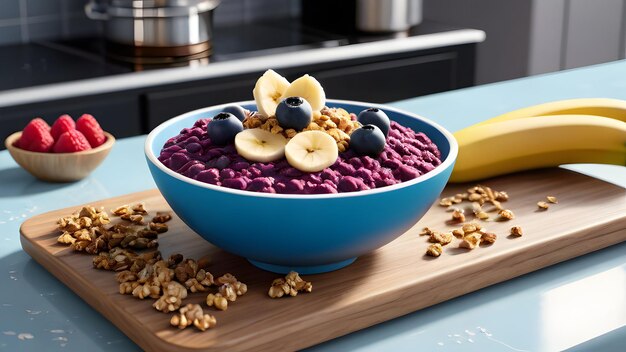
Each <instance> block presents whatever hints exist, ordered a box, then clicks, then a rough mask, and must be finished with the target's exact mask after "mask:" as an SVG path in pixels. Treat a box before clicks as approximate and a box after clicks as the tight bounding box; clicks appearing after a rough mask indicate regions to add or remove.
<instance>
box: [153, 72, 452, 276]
mask: <svg viewBox="0 0 626 352" xmlns="http://www.w3.org/2000/svg"><path fill="white" fill-rule="evenodd" d="M253 96H254V101H244V102H236V103H230V104H224V105H218V106H212V107H208V108H204V109H200V110H196V111H192V112H188V113H185V114H183V115H180V116H177V117H174V118H172V119H170V120H168V121H166V122H164V123H162V124H161V125H159V126H158V127H156V128H155V129H154V130H153V131H152V132H151V133H150V134H149V135H148V138H147V140H146V144H145V154H146V158H147V161H148V166H149V169H150V172H151V173H152V176H153V178H154V180H155V183H156V185H157V187H158V188H159V190H160V192H161V193H162V194H163V197H164V198H165V199H166V200H167V202H168V204H169V205H170V206H171V207H172V210H173V211H174V212H175V213H176V214H177V215H178V216H179V217H180V218H181V219H182V220H183V221H184V222H185V223H186V224H187V225H188V226H189V227H190V228H191V229H192V230H194V231H195V232H197V233H198V234H199V235H200V236H201V237H203V238H204V239H206V240H207V241H209V242H210V243H212V244H214V245H215V246H217V247H220V248H222V249H224V250H226V251H228V252H231V253H234V254H237V255H240V256H243V257H245V258H247V259H248V260H249V261H250V262H251V263H252V264H254V265H255V266H257V267H260V268H262V269H265V270H269V271H273V272H278V273H287V272H289V271H291V270H294V271H297V272H299V273H302V274H313V273H320V272H326V271H332V270H336V269H339V268H342V267H344V266H346V265H348V264H350V263H352V262H353V261H354V260H355V259H356V258H357V257H358V256H360V255H363V254H366V253H368V252H370V251H373V250H375V249H377V248H379V247H381V246H383V245H385V244H387V243H389V242H390V241H392V240H394V239H395V238H396V237H398V236H400V235H401V234H403V233H404V232H405V231H406V230H408V229H409V228H410V227H411V226H413V225H414V224H415V223H416V222H417V221H418V220H419V219H420V218H421V217H422V216H423V215H424V214H425V213H426V211H427V210H428V209H429V208H430V206H431V204H432V203H433V202H434V201H435V200H436V199H437V197H438V196H439V194H440V193H441V191H442V190H443V188H444V186H445V184H446V182H447V181H448V178H449V176H450V174H451V172H452V168H453V166H454V161H455V159H456V156H457V149H458V147H457V143H456V141H455V140H454V137H453V136H452V134H451V133H450V132H448V131H447V130H445V129H444V128H443V127H441V126H439V125H437V124H436V123H434V122H432V121H429V120H427V119H425V118H423V117H420V116H417V115H414V114H411V113H408V112H404V111H401V110H398V109H395V108H392V107H388V106H384V105H378V104H371V103H362V102H354V101H343V100H331V99H326V97H325V93H324V90H323V88H322V86H321V85H320V84H319V82H318V81H317V80H315V78H313V77H311V76H309V75H304V76H302V77H300V78H298V79H296V80H294V81H293V82H291V83H290V82H288V81H287V80H286V79H285V78H283V77H282V76H280V75H279V74H277V73H276V72H274V71H271V70H268V71H267V72H266V73H265V74H264V75H263V76H261V77H260V78H259V80H258V81H257V84H256V86H255V87H254V90H253Z"/></svg>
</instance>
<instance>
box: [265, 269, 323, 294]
mask: <svg viewBox="0 0 626 352" xmlns="http://www.w3.org/2000/svg"><path fill="white" fill-rule="evenodd" d="M311 291H313V284H312V283H311V282H308V281H305V280H303V279H302V278H301V277H300V275H299V274H298V273H297V272H295V271H292V272H290V273H289V274H287V275H286V276H285V277H284V278H278V279H275V280H274V281H273V282H272V286H271V287H270V289H269V291H268V293H267V294H268V295H269V296H270V297H271V298H280V297H283V296H285V295H290V296H297V295H298V292H311Z"/></svg>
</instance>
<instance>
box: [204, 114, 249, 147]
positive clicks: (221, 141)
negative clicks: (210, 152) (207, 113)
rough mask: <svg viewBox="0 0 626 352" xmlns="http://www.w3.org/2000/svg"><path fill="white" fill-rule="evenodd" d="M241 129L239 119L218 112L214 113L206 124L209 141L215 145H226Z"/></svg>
mask: <svg viewBox="0 0 626 352" xmlns="http://www.w3.org/2000/svg"><path fill="white" fill-rule="evenodd" d="M241 131H243V125H242V124H241V121H239V119H237V118H236V117H235V115H233V114H230V113H227V112H220V113H219V114H217V115H215V117H213V119H211V121H209V123H208V124H207V126H206V132H207V134H208V135H209V138H211V142H213V144H217V145H226V144H228V143H231V142H232V141H233V140H235V135H236V134H237V133H239V132H241Z"/></svg>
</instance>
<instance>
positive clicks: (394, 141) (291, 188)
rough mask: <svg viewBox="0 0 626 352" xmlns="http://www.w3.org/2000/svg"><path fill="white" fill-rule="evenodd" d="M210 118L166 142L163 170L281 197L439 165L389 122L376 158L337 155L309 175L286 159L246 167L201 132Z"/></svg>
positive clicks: (359, 185) (357, 185) (412, 136)
mask: <svg viewBox="0 0 626 352" xmlns="http://www.w3.org/2000/svg"><path fill="white" fill-rule="evenodd" d="M209 120H210V119H200V120H198V121H196V123H195V124H194V125H193V127H192V128H184V129H183V130H182V131H181V132H180V134H179V135H178V136H175V137H172V138H170V139H169V140H168V141H167V142H166V143H165V145H164V146H163V149H162V150H161V154H160V156H159V160H160V161H161V162H162V163H163V165H165V166H167V167H168V168H170V169H171V170H173V171H175V172H177V173H179V174H181V175H184V176H187V177H190V178H193V179H195V180H198V181H201V182H206V183H210V184H212V185H218V186H222V187H229V188H234V189H240V190H247V191H253V192H266V193H283V194H322V193H341V192H355V191H362V190H367V189H373V188H379V187H385V186H390V185H394V184H396V183H400V182H404V181H408V180H411V179H414V178H416V177H418V176H420V175H423V174H425V173H427V172H429V171H431V170H432V169H434V168H435V167H436V166H437V165H439V164H441V159H440V157H441V153H440V152H439V149H437V146H436V145H435V144H434V143H433V142H432V141H431V140H430V139H429V138H428V137H427V136H426V135H425V134H424V133H421V132H415V131H413V130H412V129H410V128H408V127H404V126H401V125H400V124H398V123H396V122H395V121H392V122H391V128H390V129H389V135H388V137H387V143H386V145H385V149H384V150H383V152H382V153H381V154H380V156H379V157H378V158H371V157H369V156H358V155H356V154H355V153H354V152H353V151H351V150H347V151H346V152H343V153H339V158H338V159H337V161H336V162H335V163H334V164H333V165H332V166H330V167H328V168H326V169H324V170H322V171H319V172H314V173H305V172H302V171H299V170H298V169H295V168H293V167H291V166H289V164H288V163H287V160H286V159H284V158H283V159H282V160H280V161H276V162H270V163H257V162H249V161H248V160H246V159H244V158H243V157H241V156H240V155H239V154H237V151H236V149H235V145H234V144H232V143H231V144H229V145H226V146H216V145H212V144H211V140H210V139H209V137H208V136H207V133H206V125H207V123H208V121H209Z"/></svg>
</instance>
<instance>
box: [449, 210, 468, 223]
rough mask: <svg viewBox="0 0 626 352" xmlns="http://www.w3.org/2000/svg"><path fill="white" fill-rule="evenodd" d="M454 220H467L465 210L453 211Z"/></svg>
mask: <svg viewBox="0 0 626 352" xmlns="http://www.w3.org/2000/svg"><path fill="white" fill-rule="evenodd" d="M452 220H454V221H457V222H465V214H463V210H455V211H453V212H452Z"/></svg>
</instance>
